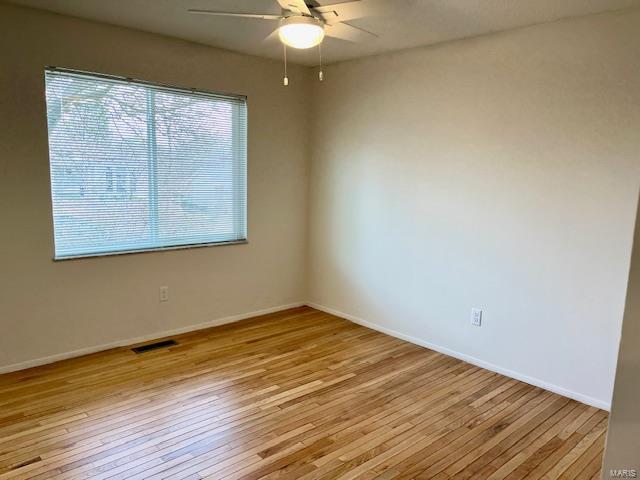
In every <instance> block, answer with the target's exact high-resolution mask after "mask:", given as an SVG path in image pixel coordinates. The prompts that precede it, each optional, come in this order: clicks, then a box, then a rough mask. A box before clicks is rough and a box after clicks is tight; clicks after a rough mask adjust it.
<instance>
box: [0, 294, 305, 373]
mask: <svg viewBox="0 0 640 480" xmlns="http://www.w3.org/2000/svg"><path fill="white" fill-rule="evenodd" d="M304 305H306V303H305V302H298V303H291V304H289V305H280V306H278V307H272V308H265V309H263V310H257V311H254V312H248V313H241V314H238V315H231V316H228V317H223V318H217V319H215V320H211V321H208V322H204V323H198V324H196V325H189V326H186V327H180V328H176V329H173V330H165V331H163V332H155V333H150V334H149V335H143V336H140V337H135V338H127V339H123V340H117V341H115V342H110V343H105V344H102V345H96V346H93V347H87V348H81V349H79V350H74V351H72V352H64V353H57V354H55V355H50V356H47V357H41V358H35V359H33V360H26V361H24V362H20V363H14V364H12V365H4V366H0V374H2V373H9V372H16V371H18V370H25V369H27V368H32V367H38V366H40V365H46V364H48V363H54V362H59V361H60V360H66V359H68V358H74V357H81V356H82V355H89V354H90V353H96V352H102V351H104V350H110V349H112V348H118V347H126V346H129V345H134V344H136V343H143V342H148V341H150V340H155V339H158V338H164V337H171V336H173V335H180V334H182V333H188V332H194V331H196V330H203V329H205V328H211V327H216V326H218V325H225V324H227V323H233V322H238V321H240V320H245V319H247V318H251V317H257V316H260V315H266V314H268V313H275V312H279V311H282V310H287V309H289V308H295V307H302V306H304Z"/></svg>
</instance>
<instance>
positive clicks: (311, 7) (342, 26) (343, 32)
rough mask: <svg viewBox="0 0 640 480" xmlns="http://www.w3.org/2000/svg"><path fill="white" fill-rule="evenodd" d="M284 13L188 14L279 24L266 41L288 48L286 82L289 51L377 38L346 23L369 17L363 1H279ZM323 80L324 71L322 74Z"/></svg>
mask: <svg viewBox="0 0 640 480" xmlns="http://www.w3.org/2000/svg"><path fill="white" fill-rule="evenodd" d="M276 1H277V3H278V5H279V6H280V8H281V9H282V13H281V14H280V15H272V14H262V13H234V12H220V11H215V10H197V9H190V10H188V11H189V13H194V14H199V15H215V16H224V17H240V18H256V19H259V20H274V21H279V22H280V23H279V25H278V28H276V29H275V30H274V31H273V32H272V33H271V34H270V35H269V36H268V37H267V38H265V41H269V40H271V39H273V38H275V37H277V38H279V39H280V41H281V42H282V43H283V44H284V45H285V47H284V52H285V79H284V84H285V85H288V78H287V76H286V47H292V48H296V49H307V48H312V47H315V46H318V45H320V44H321V43H322V41H323V40H324V38H325V35H326V36H328V37H334V38H338V39H341V40H346V41H349V42H359V41H365V40H366V39H371V38H375V37H377V35H375V34H374V33H371V32H368V31H366V30H364V29H362V28H358V27H355V26H353V25H349V24H348V23H345V22H347V21H349V20H354V19H357V18H362V17H364V16H366V14H365V12H364V8H363V2H362V0H352V1H348V2H343V3H337V4H333V5H319V4H318V2H316V1H315V0H306V1H305V0H276ZM320 80H322V69H321V70H320Z"/></svg>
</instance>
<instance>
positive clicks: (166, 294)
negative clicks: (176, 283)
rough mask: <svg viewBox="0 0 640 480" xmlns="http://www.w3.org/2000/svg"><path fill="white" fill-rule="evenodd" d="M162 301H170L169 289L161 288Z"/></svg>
mask: <svg viewBox="0 0 640 480" xmlns="http://www.w3.org/2000/svg"><path fill="white" fill-rule="evenodd" d="M160 301H161V302H168V301H169V287H160Z"/></svg>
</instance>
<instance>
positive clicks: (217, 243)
mask: <svg viewBox="0 0 640 480" xmlns="http://www.w3.org/2000/svg"><path fill="white" fill-rule="evenodd" d="M47 72H56V73H63V74H69V75H78V76H82V77H94V78H97V79H105V80H110V81H116V82H122V83H133V84H136V85H141V86H146V87H151V88H153V89H156V90H160V91H163V90H164V91H169V92H177V93H181V94H185V93H187V94H190V95H194V96H203V97H206V98H212V97H214V98H216V97H217V98H222V99H234V100H240V101H242V102H243V103H244V106H245V132H244V133H245V138H244V144H245V148H244V150H245V158H244V167H245V175H244V194H245V199H244V200H245V201H244V205H240V204H238V205H234V206H233V208H234V209H238V208H243V207H244V234H245V235H244V238H243V239H238V240H229V241H215V242H203V243H192V244H182V245H170V246H165V247H162V246H156V247H149V248H140V249H130V250H119V251H107V252H99V253H82V254H77V255H64V256H56V247H55V244H56V233H55V218H54V205H53V182H52V169H51V154H50V147H49V128H48V104H47V99H46V89H45V95H44V97H45V98H44V101H45V116H46V117H47V129H46V131H47V163H48V168H49V200H50V206H51V234H52V245H53V254H52V260H53V261H54V262H64V261H67V260H78V259H85V258H99V257H112V256H119V255H132V254H138V253H151V252H163V251H171V250H185V249H193V248H205V247H220V246H225V245H244V244H248V243H249V190H248V183H249V146H248V139H249V101H248V97H247V96H246V95H242V94H235V93H223V92H213V91H207V90H201V89H197V88H188V87H180V86H175V85H169V84H165V83H158V82H151V81H147V80H139V79H135V78H131V77H123V76H118V75H110V74H104V73H96V72H88V71H84V70H77V69H70V68H62V67H55V66H46V67H45V68H44V73H45V75H44V76H45V77H46V74H47ZM236 122H237V119H234V121H233V124H234V125H233V130H234V131H235V129H236V128H237V126H236ZM235 137H236V136H235V135H234V142H236V141H237V139H236V138H235ZM233 168H234V169H235V168H237V165H235V164H234V165H233ZM236 219H237V217H236Z"/></svg>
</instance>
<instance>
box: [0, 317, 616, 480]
mask: <svg viewBox="0 0 640 480" xmlns="http://www.w3.org/2000/svg"><path fill="white" fill-rule="evenodd" d="M175 338H176V339H177V340H178V342H179V345H178V346H176V347H172V348H170V349H168V350H162V351H153V352H147V353H144V354H141V355H137V354H134V353H133V352H131V351H130V350H128V349H124V348H123V349H116V350H110V351H107V352H103V353H99V354H95V355H90V356H86V357H82V358H77V359H73V360H67V361H64V362H59V363H57V364H53V365H48V366H43V367H38V368H34V369H31V370H25V371H22V372H16V373H11V374H7V375H3V376H0V479H9V478H14V479H27V478H28V479H41V478H47V479H49V478H59V479H62V478H64V479H92V480H99V479H114V480H115V479H127V480H135V479H143V478H153V479H165V478H166V479H171V480H174V479H197V478H224V479H236V478H237V479H258V478H266V479H296V480H298V479H304V480H311V479H320V478H324V479H356V478H357V479H374V478H375V479H380V480H382V479H385V480H388V479H409V478H416V479H426V478H434V479H449V478H451V479H456V480H463V479H474V480H475V479H484V478H490V479H509V480H512V479H514V480H515V479H517V480H520V479H528V480H534V479H556V478H562V479H572V478H579V479H598V478H599V471H600V461H601V455H602V449H603V443H604V437H605V433H606V421H607V414H606V413H605V412H603V411H601V410H598V409H596V408H593V407H587V406H585V405H582V404H580V403H577V402H575V401H572V400H568V399H566V398H563V397H560V396H558V395H555V394H552V393H549V392H546V391H544V390H541V389H539V388H535V387H532V386H530V385H527V384H525V383H522V382H518V381H516V380H512V379H509V378H507V377H504V376H501V375H498V374H495V373H492V372H489V371H487V370H483V369H480V368H477V367H474V366H472V365H469V364H466V363H463V362H461V361H459V360H455V359H453V358H450V357H447V356H445V355H441V354H439V353H436V352H433V351H430V350H427V349H424V348H421V347H417V346H415V345H411V344H409V343H406V342H404V341H401V340H398V339H395V338H392V337H388V336H386V335H383V334H381V333H377V332H374V331H372V330H369V329H366V328H364V327H361V326H358V325H354V324H352V323H350V322H347V321H345V320H342V319H339V318H336V317H333V316H331V315H327V314H324V313H321V312H318V311H316V310H313V309H310V308H307V307H303V308H298V309H293V310H288V311H286V312H280V313H277V314H272V315H267V316H264V317H260V318H256V319H251V320H247V321H244V322H240V323H236V324H233V325H227V326H223V327H218V328H213V329H209V330H204V331H200V332H196V333H191V334H187V335H182V336H179V337H175Z"/></svg>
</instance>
